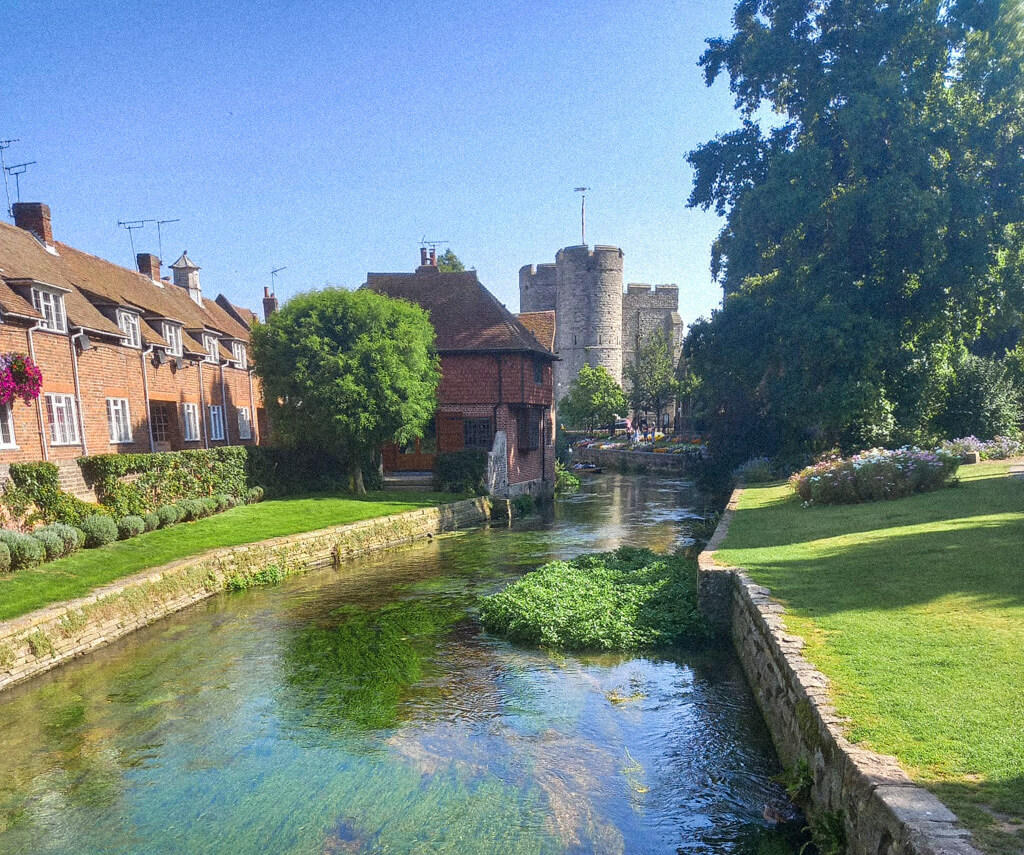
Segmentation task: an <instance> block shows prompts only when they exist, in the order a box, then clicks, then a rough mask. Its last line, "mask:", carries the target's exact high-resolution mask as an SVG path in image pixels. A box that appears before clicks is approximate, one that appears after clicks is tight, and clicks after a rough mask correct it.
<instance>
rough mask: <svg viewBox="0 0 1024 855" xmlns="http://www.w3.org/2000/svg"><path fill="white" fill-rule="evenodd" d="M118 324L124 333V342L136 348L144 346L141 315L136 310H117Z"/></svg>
mask: <svg viewBox="0 0 1024 855" xmlns="http://www.w3.org/2000/svg"><path fill="white" fill-rule="evenodd" d="M117 325H118V326H119V327H120V328H121V332H123V333H124V339H125V341H124V343H125V344H126V345H128V347H134V348H135V349H136V350H140V349H141V348H142V329H141V328H140V326H139V316H138V315H136V314H135V312H126V311H124V310H123V309H118V310H117Z"/></svg>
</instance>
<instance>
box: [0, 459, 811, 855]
mask: <svg viewBox="0 0 1024 855" xmlns="http://www.w3.org/2000/svg"><path fill="white" fill-rule="evenodd" d="M696 504H697V499H696V497H695V495H694V493H693V492H692V489H691V488H690V485H689V484H687V483H686V482H683V481H679V480H672V479H666V478H647V477H642V476H635V477H632V478H630V477H625V476H617V475H603V476H596V477H593V478H591V479H589V480H588V481H587V482H586V485H585V489H584V491H583V492H581V493H580V494H579V495H577V496H573V497H571V498H569V499H566V500H562V501H560V502H559V503H558V504H557V505H556V507H555V509H554V511H553V512H550V513H548V514H547V515H546V516H544V517H535V518H533V519H531V520H528V521H525V522H522V523H518V524H516V525H515V526H513V527H511V528H509V527H501V526H495V527H492V528H488V529H484V530H477V531H472V532H464V533H458V534H455V535H452V536H446V537H441V538H436V539H435V540H433V541H432V542H429V543H426V544H423V545H419V546H415V547H411V548H408V549H404V550H401V551H395V552H391V553H386V554H384V555H379V556H376V557H373V558H370V559H367V560H364V561H359V562H355V563H353V564H351V565H349V566H347V567H345V568H344V569H343V570H342V571H341V572H340V573H338V572H334V571H322V572H316V573H312V574H309V575H307V576H303V577H300V578H296V579H291V580H289V581H287V582H286V583H284V584H282V585H279V586H276V587H271V588H263V589H259V590H255V591H248V592H243V593H234V594H223V595H219V596H217V597H214V598H212V599H210V600H207V601H205V602H204V603H202V604H200V605H198V606H196V607H194V608H191V609H189V610H187V611H185V612H181V613H178V614H176V615H173V616H171V617H169V618H167V619H166V620H163V621H161V622H159V623H158V624H156V625H154V626H152V627H149V628H147V629H144V630H142V631H140V632H137V633H135V634H133V635H131V636H130V637H127V638H125V639H122V640H121V641H119V642H117V643H115V644H113V645H111V646H109V647H108V648H105V649H104V650H102V651H100V652H98V653H96V654H93V655H92V656H90V657H87V658H86V659H84V660H80V661H78V662H75V663H71V664H69V665H67V666H65V667H63V668H60V669H58V670H56V671H54V672H52V673H50V674H48V675H45V676H43V677H40V678H38V679H36V680H34V681H32V682H30V683H29V684H27V685H25V686H23V687H20V688H18V689H15V690H13V691H11V692H8V693H6V694H4V695H3V696H0V746H2V749H3V750H2V751H0V853H62V855H86V853H89V855H94V853H112V854H113V855H121V853H153V855H160V853H193V854H194V853H225V855H227V853H230V855H245V853H296V855H300V853H301V855H307V854H308V853H314V855H326V853H395V855H404V853H424V855H426V853H453V855H473V853H481V855H483V853H491V854H492V855H498V853H500V855H519V853H530V855H540V853H595V855H596V853H623V854H624V853H644V855H655V854H656V853H728V852H737V853H776V852H777V853H789V852H793V851H795V849H794V848H793V846H794V844H793V842H792V830H791V828H792V827H791V826H787V827H786V828H785V829H784V830H781V831H780V830H778V829H774V828H772V827H771V823H769V822H768V821H767V820H766V819H765V817H766V816H769V817H772V818H775V817H776V816H778V815H779V814H780V813H782V814H784V813H785V812H786V810H787V808H786V800H785V797H784V794H783V793H782V791H781V789H780V787H779V786H778V784H776V783H774V782H773V780H772V777H773V776H774V775H777V774H778V773H779V772H780V767H779V764H778V761H777V760H776V758H775V756H774V753H773V752H772V749H771V745H770V742H769V739H768V735H767V732H766V731H765V728H764V725H763V722H762V720H761V718H760V715H759V713H758V711H757V708H756V705H755V704H754V701H753V698H752V697H751V694H750V692H749V690H748V688H747V686H746V684H745V683H744V681H743V677H742V673H741V670H740V668H739V667H738V663H737V662H736V660H735V658H734V657H733V655H732V654H731V652H730V651H727V650H715V651H711V652H704V653H687V652H683V651H679V652H675V653H670V654H668V655H659V656H651V657H629V656H600V657H577V656H561V655H558V654H553V653H548V652H545V651H537V650H526V649H521V648H516V647H514V646H512V645H509V644H506V643H504V642H502V641H500V640H497V639H495V638H492V637H489V636H487V635H485V634H483V633H482V632H481V630H480V627H479V624H478V622H477V620H476V616H475V601H476V598H477V597H478V596H479V595H480V594H482V593H490V592H492V591H494V590H496V589H498V588H500V587H501V586H502V585H504V584H505V583H507V582H508V581H510V580H512V579H514V578H516V577H517V576H518V575H520V574H522V573H523V572H525V571H526V570H528V569H530V568H532V567H535V566H537V565H538V564H540V563H542V562H544V561H545V560H548V559H550V558H552V557H569V556H572V555H575V554H578V553H579V552H582V551H590V550H597V549H611V548H614V547H616V546H618V545H620V544H622V543H631V544H635V545H647V546H650V547H652V548H654V549H657V550H668V549H672V548H675V547H678V546H680V545H682V544H684V543H685V542H686V539H687V528H686V521H687V519H692V518H694V517H695V516H698V515H699V513H700V509H699V508H698V507H695V505H696ZM797 827H798V825H797Z"/></svg>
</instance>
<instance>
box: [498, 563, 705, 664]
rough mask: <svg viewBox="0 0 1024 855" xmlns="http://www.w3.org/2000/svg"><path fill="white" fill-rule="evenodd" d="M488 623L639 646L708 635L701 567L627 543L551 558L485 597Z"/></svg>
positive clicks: (547, 640) (536, 637)
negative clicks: (699, 582)
mask: <svg viewBox="0 0 1024 855" xmlns="http://www.w3.org/2000/svg"><path fill="white" fill-rule="evenodd" d="M480 615H481V618H482V620H483V624H484V627H485V628H486V629H487V630H488V631H489V632H493V633H495V634H498V635H501V636H504V637H506V638H508V639H509V640H511V641H515V642H519V643H522V644H531V645H541V646H544V647H558V648H565V649H568V650H638V649H643V648H656V647H664V646H666V645H671V644H678V643H681V642H685V641H692V640H696V639H700V638H704V637H705V636H706V634H707V629H706V624H705V622H704V619H703V617H702V616H701V614H700V611H699V610H698V608H697V570H696V566H695V564H694V562H693V561H692V560H690V559H687V558H684V557H683V556H680V555H668V556H658V555H655V554H654V553H653V552H651V551H650V550H647V549H636V548H634V547H630V546H623V547H620V548H619V549H618V550H616V551H615V552H604V553H596V554H592V555H583V556H580V557H578V558H574V559H573V560H572V561H552V562H551V563H550V564H545V565H544V566H543V567H541V568H540V569H538V570H535V571H533V572H532V573H528V574H526V575H525V576H524V577H523V578H522V579H520V580H519V581H517V582H514V583H513V584H511V585H509V586H508V587H507V588H505V589H504V590H503V591H500V592H499V593H497V594H494V595H492V596H490V597H484V598H483V600H482V602H481V607H480Z"/></svg>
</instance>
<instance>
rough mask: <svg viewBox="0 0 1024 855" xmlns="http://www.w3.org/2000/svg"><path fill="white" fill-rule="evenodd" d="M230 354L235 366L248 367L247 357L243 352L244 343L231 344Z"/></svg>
mask: <svg viewBox="0 0 1024 855" xmlns="http://www.w3.org/2000/svg"><path fill="white" fill-rule="evenodd" d="M231 353H232V354H233V355H234V357H235V365H237V366H238V367H239V368H248V367H249V355H248V354H247V353H246V352H245V342H244V341H235V342H232V343H231Z"/></svg>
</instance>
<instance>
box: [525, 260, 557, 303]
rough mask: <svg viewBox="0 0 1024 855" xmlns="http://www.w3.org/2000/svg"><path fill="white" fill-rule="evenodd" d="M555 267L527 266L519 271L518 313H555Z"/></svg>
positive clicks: (551, 265) (547, 265)
mask: <svg viewBox="0 0 1024 855" xmlns="http://www.w3.org/2000/svg"><path fill="white" fill-rule="evenodd" d="M557 280H558V273H557V268H556V265H554V264H538V265H537V266H536V267H534V266H533V265H532V264H527V265H525V266H524V267H521V268H520V269H519V311H520V312H553V311H555V285H556V282H557Z"/></svg>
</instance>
